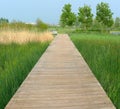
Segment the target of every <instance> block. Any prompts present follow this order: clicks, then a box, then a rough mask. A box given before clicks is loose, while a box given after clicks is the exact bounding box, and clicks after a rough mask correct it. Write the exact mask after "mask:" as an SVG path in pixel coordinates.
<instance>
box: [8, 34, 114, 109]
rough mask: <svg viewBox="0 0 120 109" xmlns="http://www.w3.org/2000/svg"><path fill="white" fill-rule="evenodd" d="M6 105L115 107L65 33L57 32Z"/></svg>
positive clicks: (17, 108)
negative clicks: (58, 33)
mask: <svg viewBox="0 0 120 109" xmlns="http://www.w3.org/2000/svg"><path fill="white" fill-rule="evenodd" d="M6 109H115V107H114V105H113V104H112V102H111V101H110V99H109V98H108V97H107V95H106V93H105V92H104V90H103V88H102V87H101V85H100V84H99V82H98V81H97V79H96V78H95V76H94V75H93V74H92V72H91V70H90V69H89V67H88V65H87V64H86V62H85V61H84V59H83V58H82V56H81V54H80V53H79V52H78V51H77V49H76V48H75V46H74V45H73V43H72V42H71V40H70V38H69V37H68V35H58V36H56V38H55V39H54V40H53V42H52V43H51V44H50V46H49V47H48V49H47V50H46V52H45V53H44V54H43V56H42V57H41V58H40V60H39V61H38V62H37V64H36V65H35V67H34V68H33V69H32V71H31V72H30V74H29V75H28V77H27V78H26V79H25V81H24V82H23V84H22V85H21V87H20V88H19V89H18V91H17V92H16V94H15V95H14V96H13V98H12V99H11V101H10V102H9V103H8V105H7V106H6Z"/></svg>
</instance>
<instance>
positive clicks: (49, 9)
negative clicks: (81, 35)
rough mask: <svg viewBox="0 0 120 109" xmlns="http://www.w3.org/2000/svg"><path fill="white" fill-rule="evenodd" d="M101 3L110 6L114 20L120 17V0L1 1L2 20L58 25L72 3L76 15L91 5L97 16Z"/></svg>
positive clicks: (0, 14) (0, 12)
mask: <svg viewBox="0 0 120 109" xmlns="http://www.w3.org/2000/svg"><path fill="white" fill-rule="evenodd" d="M100 2H107V3H108V4H109V6H110V8H111V10H112V12H113V13H114V15H113V17H114V18H116V17H120V0H0V18H1V17H3V18H7V19H9V21H13V20H16V21H23V22H26V23H34V22H36V19H37V18H39V19H41V20H42V21H43V22H46V23H48V24H58V23H59V19H60V15H61V13H62V8H63V6H64V5H65V4H67V3H70V4H71V5H72V11H73V12H75V13H76V14H77V13H78V8H79V7H82V6H84V4H86V5H89V6H90V7H91V8H92V13H93V14H94V15H95V13H96V5H97V4H98V3H100Z"/></svg>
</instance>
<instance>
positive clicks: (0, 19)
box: [0, 18, 9, 24]
mask: <svg viewBox="0 0 120 109" xmlns="http://www.w3.org/2000/svg"><path fill="white" fill-rule="evenodd" d="M5 23H9V20H8V19H6V18H0V24H5Z"/></svg>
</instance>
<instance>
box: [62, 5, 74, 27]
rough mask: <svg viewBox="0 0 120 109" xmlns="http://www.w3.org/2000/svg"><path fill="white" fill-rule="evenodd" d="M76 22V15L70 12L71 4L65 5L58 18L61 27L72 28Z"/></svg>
mask: <svg viewBox="0 0 120 109" xmlns="http://www.w3.org/2000/svg"><path fill="white" fill-rule="evenodd" d="M75 22H76V15H75V14H74V13H73V12H72V11H71V4H65V5H64V7H63V9H62V14H61V17H60V24H61V25H62V26H66V25H67V26H72V25H74V24H75Z"/></svg>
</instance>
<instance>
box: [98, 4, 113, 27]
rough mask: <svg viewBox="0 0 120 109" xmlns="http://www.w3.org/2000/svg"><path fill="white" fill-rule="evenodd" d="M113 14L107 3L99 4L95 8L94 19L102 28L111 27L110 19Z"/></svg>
mask: <svg viewBox="0 0 120 109" xmlns="http://www.w3.org/2000/svg"><path fill="white" fill-rule="evenodd" d="M112 15H113V13H112V12H111V9H110V8H109V5H108V3H104V2H101V3H100V4H98V5H97V7H96V19H97V20H98V22H100V23H101V24H102V25H103V26H104V27H111V26H112V25H113V23H114V21H113V18H112Z"/></svg>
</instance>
